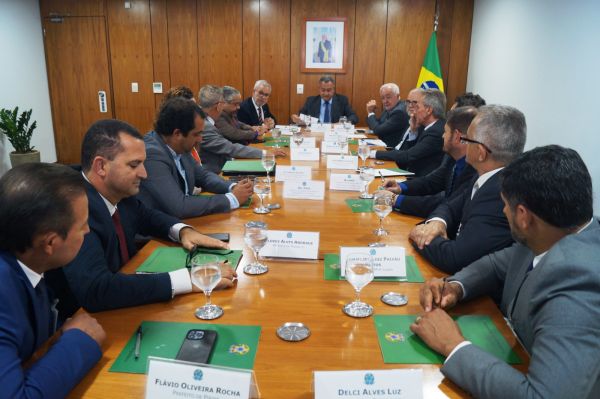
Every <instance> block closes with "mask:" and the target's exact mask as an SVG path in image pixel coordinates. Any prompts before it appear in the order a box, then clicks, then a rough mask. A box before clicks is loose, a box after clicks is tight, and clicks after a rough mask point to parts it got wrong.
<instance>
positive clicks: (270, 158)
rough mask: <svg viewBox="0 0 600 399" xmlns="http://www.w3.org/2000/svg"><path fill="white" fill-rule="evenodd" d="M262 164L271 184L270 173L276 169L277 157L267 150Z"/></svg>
mask: <svg viewBox="0 0 600 399" xmlns="http://www.w3.org/2000/svg"><path fill="white" fill-rule="evenodd" d="M261 163H262V166H263V168H265V170H266V171H267V179H268V180H269V182H270V181H271V178H270V177H269V172H271V171H272V170H273V168H274V167H275V155H274V154H273V153H271V152H267V150H263V153H262V159H261Z"/></svg>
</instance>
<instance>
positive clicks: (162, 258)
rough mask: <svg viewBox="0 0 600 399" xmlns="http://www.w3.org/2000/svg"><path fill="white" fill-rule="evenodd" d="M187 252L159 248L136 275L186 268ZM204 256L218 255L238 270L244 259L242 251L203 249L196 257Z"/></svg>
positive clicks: (138, 269)
mask: <svg viewBox="0 0 600 399" xmlns="http://www.w3.org/2000/svg"><path fill="white" fill-rule="evenodd" d="M187 254H188V253H187V251H186V250H185V249H183V248H181V247H158V248H156V249H155V250H154V251H153V252H152V254H150V256H149V257H148V258H147V259H146V260H145V261H144V263H142V264H141V265H140V267H138V268H137V270H136V273H165V272H172V271H175V270H178V269H183V268H184V267H185V262H186V259H187ZM203 254H211V255H217V256H218V257H219V260H220V261H222V262H224V261H225V260H227V261H229V266H230V267H231V268H232V269H234V270H235V269H236V268H237V265H238V263H239V262H240V259H241V258H242V251H241V250H237V249H236V250H231V249H210V248H203V249H202V250H201V251H200V253H199V254H198V255H196V256H202V255H203Z"/></svg>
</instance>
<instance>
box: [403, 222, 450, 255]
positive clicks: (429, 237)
mask: <svg viewBox="0 0 600 399" xmlns="http://www.w3.org/2000/svg"><path fill="white" fill-rule="evenodd" d="M438 236H440V237H443V238H445V239H448V235H447V234H446V225H445V224H444V223H442V222H440V221H439V220H432V221H431V222H429V223H427V224H420V225H418V226H416V227H415V228H413V229H412V230H411V232H410V233H409V235H408V239H409V240H411V241H412V242H414V243H415V245H416V246H417V247H419V249H423V248H424V247H425V245H429V244H430V243H431V241H433V239H434V238H436V237H438Z"/></svg>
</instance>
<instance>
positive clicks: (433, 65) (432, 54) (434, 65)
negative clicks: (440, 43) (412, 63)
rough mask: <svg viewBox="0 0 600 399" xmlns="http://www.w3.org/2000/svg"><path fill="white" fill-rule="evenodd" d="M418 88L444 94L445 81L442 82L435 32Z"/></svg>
mask: <svg viewBox="0 0 600 399" xmlns="http://www.w3.org/2000/svg"><path fill="white" fill-rule="evenodd" d="M417 87H420V88H422V89H438V90H440V91H441V92H442V93H443V92H444V81H443V80H442V68H441V67H440V56H439V55H438V50H437V38H436V34H435V31H434V32H433V33H432V34H431V39H429V45H428V46H427V52H426V53H425V59H424V60H423V66H422V67H421V72H420V73H419V80H418V81H417Z"/></svg>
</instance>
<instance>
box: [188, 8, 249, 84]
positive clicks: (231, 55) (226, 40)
mask: <svg viewBox="0 0 600 399" xmlns="http://www.w3.org/2000/svg"><path fill="white" fill-rule="evenodd" d="M198 61H199V72H198V75H199V78H200V81H199V86H200V87H202V86H203V85H205V84H214V85H218V86H224V85H229V86H234V87H236V88H238V90H241V89H242V3H241V2H240V1H239V0H220V1H214V0H198Z"/></svg>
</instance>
